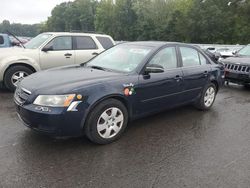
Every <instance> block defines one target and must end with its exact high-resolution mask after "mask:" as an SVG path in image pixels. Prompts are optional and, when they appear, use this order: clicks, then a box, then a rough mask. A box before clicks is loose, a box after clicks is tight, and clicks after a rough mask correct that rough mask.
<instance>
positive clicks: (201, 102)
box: [195, 83, 217, 110]
mask: <svg viewBox="0 0 250 188" xmlns="http://www.w3.org/2000/svg"><path fill="white" fill-rule="evenodd" d="M209 93H210V94H211V95H210V94H209ZM212 93H213V94H212ZM216 94H217V89H216V86H215V85H214V84H213V83H210V84H208V85H207V86H206V87H205V88H204V89H203V91H202V93H201V96H200V98H199V99H198V100H197V101H196V103H195V107H196V108H198V109H199V110H209V109H210V108H211V107H212V106H213V103H214V101H215V98H216ZM208 95H210V97H209V96H208ZM206 99H207V100H206Z"/></svg>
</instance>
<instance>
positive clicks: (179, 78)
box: [174, 75, 182, 82]
mask: <svg viewBox="0 0 250 188" xmlns="http://www.w3.org/2000/svg"><path fill="white" fill-rule="evenodd" d="M174 79H175V80H176V81H177V82H179V81H180V80H182V77H181V76H180V75H176V76H175V78H174Z"/></svg>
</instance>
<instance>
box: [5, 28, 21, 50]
mask: <svg viewBox="0 0 250 188" xmlns="http://www.w3.org/2000/svg"><path fill="white" fill-rule="evenodd" d="M7 33H8V34H9V35H12V36H13V37H14V38H15V39H16V40H17V41H18V42H19V44H20V46H21V47H23V48H25V46H24V45H23V43H22V41H21V40H20V39H19V38H17V37H16V35H14V34H13V33H11V32H10V31H8V30H7Z"/></svg>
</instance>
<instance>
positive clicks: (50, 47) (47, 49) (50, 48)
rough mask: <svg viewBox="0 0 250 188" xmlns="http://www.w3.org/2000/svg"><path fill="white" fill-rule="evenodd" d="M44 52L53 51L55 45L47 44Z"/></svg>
mask: <svg viewBox="0 0 250 188" xmlns="http://www.w3.org/2000/svg"><path fill="white" fill-rule="evenodd" d="M42 51H43V52H48V51H53V46H45V47H43V49H42Z"/></svg>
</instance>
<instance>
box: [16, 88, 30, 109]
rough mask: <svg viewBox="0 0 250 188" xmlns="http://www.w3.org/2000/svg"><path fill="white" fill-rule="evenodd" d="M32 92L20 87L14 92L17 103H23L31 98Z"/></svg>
mask: <svg viewBox="0 0 250 188" xmlns="http://www.w3.org/2000/svg"><path fill="white" fill-rule="evenodd" d="M30 94H31V92H29V91H28V90H26V89H23V88H20V87H18V88H17V89H16V91H15V94H14V99H15V101H16V103H17V104H19V105H23V104H24V103H25V102H26V101H27V100H28V98H29V96H30Z"/></svg>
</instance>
